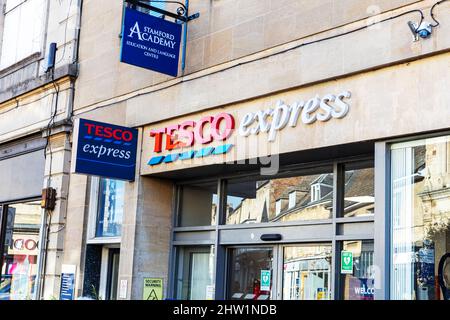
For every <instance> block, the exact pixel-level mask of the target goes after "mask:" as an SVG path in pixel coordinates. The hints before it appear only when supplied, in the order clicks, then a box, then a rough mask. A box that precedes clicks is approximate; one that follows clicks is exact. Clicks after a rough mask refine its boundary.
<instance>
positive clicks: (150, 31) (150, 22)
mask: <svg viewBox="0 0 450 320" xmlns="http://www.w3.org/2000/svg"><path fill="white" fill-rule="evenodd" d="M181 28H182V27H181V25H180V24H177V23H173V22H169V21H166V20H164V19H161V18H157V17H154V16H151V15H149V14H145V13H142V12H139V11H136V10H134V9H131V8H125V18H124V24H123V29H122V49H121V56H120V61H121V62H125V63H128V64H131V65H134V66H138V67H142V68H145V69H150V70H153V71H157V72H160V73H164V74H167V75H170V76H173V77H176V76H177V75H178V60H179V59H178V58H179V54H180V43H181Z"/></svg>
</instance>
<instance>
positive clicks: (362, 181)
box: [341, 165, 375, 217]
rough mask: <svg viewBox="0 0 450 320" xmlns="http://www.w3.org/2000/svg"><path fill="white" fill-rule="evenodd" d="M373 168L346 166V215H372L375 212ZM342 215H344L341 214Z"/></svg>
mask: <svg viewBox="0 0 450 320" xmlns="http://www.w3.org/2000/svg"><path fill="white" fill-rule="evenodd" d="M374 204H375V189H374V170H373V168H364V167H362V168H361V167H359V166H358V165H346V166H345V191H344V214H343V216H344V217H361V216H372V215H373V214H374V212H375V205H374ZM341 216H342V215H341Z"/></svg>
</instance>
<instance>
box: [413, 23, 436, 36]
mask: <svg viewBox="0 0 450 320" xmlns="http://www.w3.org/2000/svg"><path fill="white" fill-rule="evenodd" d="M432 31H433V29H432V28H431V23H428V22H422V23H421V24H420V26H419V28H417V33H418V35H419V37H421V38H422V39H426V38H429V37H430V36H431V32H432Z"/></svg>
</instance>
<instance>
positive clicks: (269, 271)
mask: <svg viewBox="0 0 450 320" xmlns="http://www.w3.org/2000/svg"><path fill="white" fill-rule="evenodd" d="M229 253H230V264H229V269H228V274H229V279H230V280H229V282H228V299H232V300H270V299H271V298H272V282H273V281H272V280H273V249H272V248H236V249H230V250H229Z"/></svg>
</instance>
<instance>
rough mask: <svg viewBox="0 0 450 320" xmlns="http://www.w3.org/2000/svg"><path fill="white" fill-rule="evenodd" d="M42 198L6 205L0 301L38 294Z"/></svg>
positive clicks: (27, 297)
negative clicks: (37, 280) (37, 277)
mask: <svg viewBox="0 0 450 320" xmlns="http://www.w3.org/2000/svg"><path fill="white" fill-rule="evenodd" d="M41 211H42V209H41V207H40V202H39V201H33V202H24V203H17V204H12V205H8V206H4V207H3V214H4V217H5V216H6V228H5V230H4V242H3V248H4V252H0V254H2V257H3V260H2V266H1V274H0V300H28V299H33V298H34V297H35V294H36V276H37V274H38V265H37V261H38V256H39V235H40V227H41Z"/></svg>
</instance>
